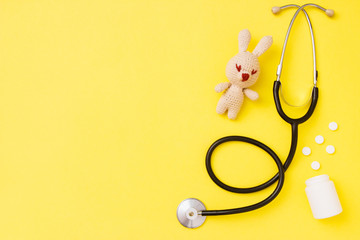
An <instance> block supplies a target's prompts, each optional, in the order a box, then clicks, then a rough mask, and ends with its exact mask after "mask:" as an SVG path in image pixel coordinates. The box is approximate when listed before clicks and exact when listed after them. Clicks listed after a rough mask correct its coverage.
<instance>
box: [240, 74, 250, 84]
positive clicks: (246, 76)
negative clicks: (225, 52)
mask: <svg viewBox="0 0 360 240" xmlns="http://www.w3.org/2000/svg"><path fill="white" fill-rule="evenodd" d="M241 76H242V80H241V81H243V82H245V81H247V80H248V79H249V77H250V75H249V74H247V73H243V74H242V75H241Z"/></svg>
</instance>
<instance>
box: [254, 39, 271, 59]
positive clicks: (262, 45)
mask: <svg viewBox="0 0 360 240" xmlns="http://www.w3.org/2000/svg"><path fill="white" fill-rule="evenodd" d="M272 43H273V40H272V37H271V36H265V37H263V38H262V39H261V40H260V42H259V43H258V45H256V47H255V49H254V51H253V52H252V53H253V54H254V55H255V56H257V57H259V56H260V55H262V54H263V53H264V52H265V51H266V50H268V49H269V48H270V46H271V44H272Z"/></svg>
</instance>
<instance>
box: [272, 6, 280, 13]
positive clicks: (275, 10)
mask: <svg viewBox="0 0 360 240" xmlns="http://www.w3.org/2000/svg"><path fill="white" fill-rule="evenodd" d="M271 11H272V13H273V14H278V13H279V12H280V7H277V6H275V7H272V8H271Z"/></svg>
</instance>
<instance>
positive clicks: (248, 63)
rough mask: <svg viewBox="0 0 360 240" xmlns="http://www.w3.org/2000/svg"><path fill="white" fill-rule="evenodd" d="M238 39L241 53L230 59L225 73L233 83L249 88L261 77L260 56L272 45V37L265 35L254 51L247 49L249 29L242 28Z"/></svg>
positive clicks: (249, 36)
mask: <svg viewBox="0 0 360 240" xmlns="http://www.w3.org/2000/svg"><path fill="white" fill-rule="evenodd" d="M238 39H239V53H238V54H236V55H235V56H234V57H233V58H231V59H230V61H229V62H228V64H227V66H226V72H225V74H226V77H227V78H228V79H229V81H230V82H231V83H232V84H234V85H237V86H239V87H241V88H248V87H250V86H251V85H253V84H255V82H256V80H257V79H258V77H259V74H260V64H259V60H258V57H259V56H260V55H261V54H263V53H264V52H265V51H266V50H267V49H268V48H269V47H270V46H271V44H272V37H271V36H265V37H263V38H262V39H261V40H260V42H259V43H258V45H257V46H256V47H255V49H254V51H253V52H252V53H251V52H249V51H246V49H247V47H248V45H249V43H250V39H251V35H250V32H249V30H247V29H244V30H242V31H241V32H240V33H239V37H238Z"/></svg>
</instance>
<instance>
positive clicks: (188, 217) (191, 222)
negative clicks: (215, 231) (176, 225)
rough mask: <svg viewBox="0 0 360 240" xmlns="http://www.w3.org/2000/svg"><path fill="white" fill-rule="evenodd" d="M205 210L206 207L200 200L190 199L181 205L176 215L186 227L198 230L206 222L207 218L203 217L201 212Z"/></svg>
mask: <svg viewBox="0 0 360 240" xmlns="http://www.w3.org/2000/svg"><path fill="white" fill-rule="evenodd" d="M204 210H206V208H205V205H204V204H203V203H202V202H201V201H200V200H198V199H196V198H188V199H185V200H184V201H182V202H181V203H180V204H179V206H178V208H177V211H176V215H177V218H178V220H179V222H180V223H181V225H183V226H184V227H187V228H197V227H200V226H201V225H202V224H203V223H204V222H205V219H206V217H205V216H202V215H201V211H204Z"/></svg>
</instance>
